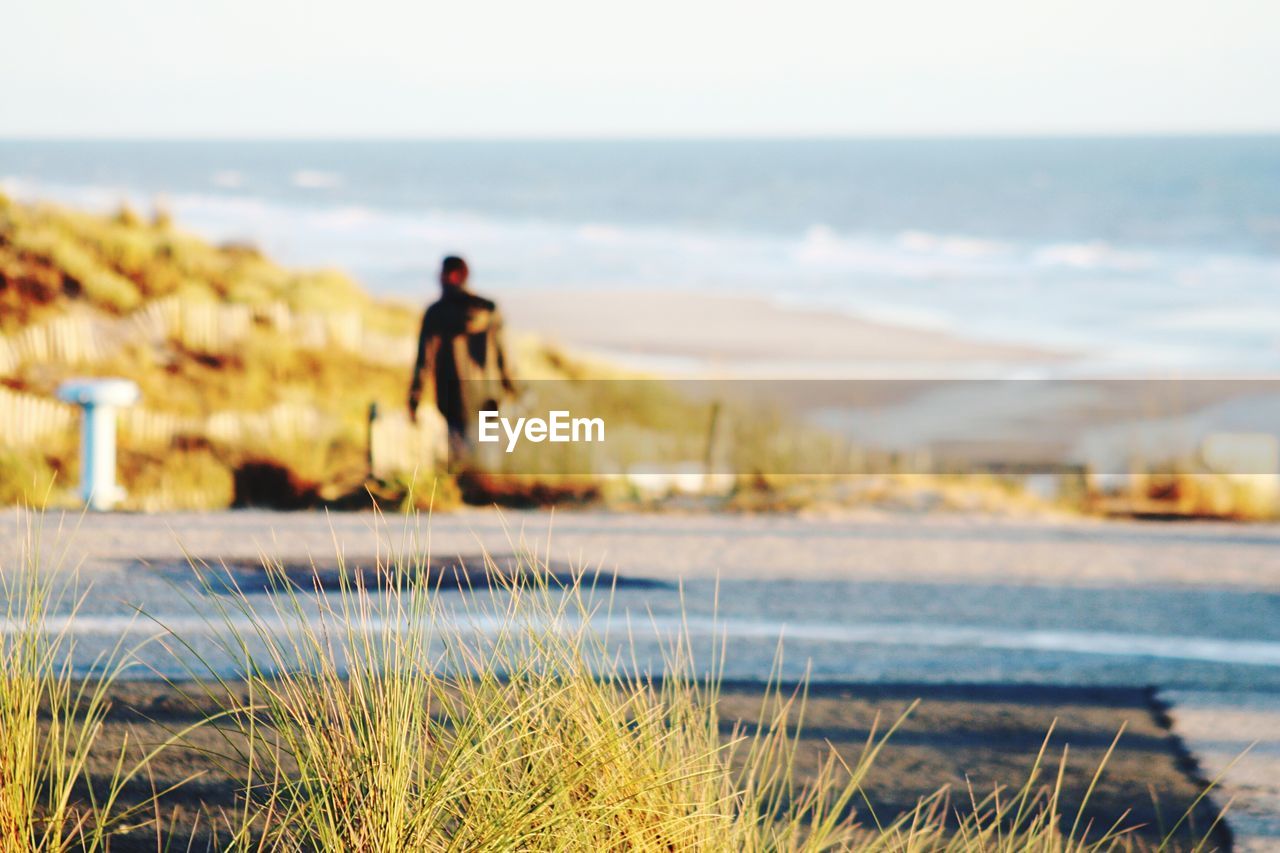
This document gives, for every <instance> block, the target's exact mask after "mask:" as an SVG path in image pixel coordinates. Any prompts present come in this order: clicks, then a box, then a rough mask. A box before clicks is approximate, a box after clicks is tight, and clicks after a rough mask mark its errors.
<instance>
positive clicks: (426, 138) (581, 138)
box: [0, 127, 1280, 143]
mask: <svg viewBox="0 0 1280 853" xmlns="http://www.w3.org/2000/svg"><path fill="white" fill-rule="evenodd" d="M1268 137H1280V127H1277V128H1267V129H1227V130H1185V129H1182V130H1179V129H1165V130H1142V131H1123V130H1101V131H1090V130H1086V131H993V132H985V131H984V132H959V133H949V132H915V133H911V132H904V133H897V132H894V133H889V132H886V133H835V132H832V133H824V132H813V133H750V132H744V133H688V134H645V133H635V134H614V133H599V134H573V133H565V134H474V135H468V134H397V133H387V134H363V135H355V136H353V135H344V134H340V133H335V134H332V135H325V134H242V135H241V134H235V135H230V134H209V135H203V136H202V135H198V134H56V133H55V134H35V133H33V134H22V133H19V134H0V143H4V142H22V143H41V142H49V143H68V142H89V143H97V142H122V143H165V142H168V143H210V142H224V143H236V142H240V143H244V142H255V143H306V142H353V143H356V142H456V143H495V142H525V143H528V142H547V143H560V142H926V141H927V142H943V141H957V142H961V141H1019V140H1027V141H1035V140H1045V141H1050V140H1082V141H1083V140H1120V139H1133V140H1140V139H1223V138H1268Z"/></svg>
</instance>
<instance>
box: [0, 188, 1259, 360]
mask: <svg viewBox="0 0 1280 853" xmlns="http://www.w3.org/2000/svg"><path fill="white" fill-rule="evenodd" d="M218 176H221V178H220V181H214V183H215V184H216V185H217V186H218V187H219V188H220V189H221V190H225V191H209V192H185V193H173V194H170V195H169V196H168V197H167V199H166V206H167V207H168V208H169V209H170V210H171V211H172V212H173V213H174V214H175V215H176V216H177V217H178V219H179V221H181V222H182V223H184V225H186V226H187V227H190V228H192V229H193V230H195V231H196V232H198V233H200V234H202V235H203V236H205V237H208V238H210V239H213V240H238V241H250V242H253V243H256V244H258V245H260V246H262V247H263V248H264V249H265V250H266V251H268V252H269V253H271V254H272V255H273V256H275V257H278V258H279V259H281V260H282V261H283V262H285V263H289V264H297V265H306V266H338V267H342V268H345V269H347V270H348V271H350V272H351V273H353V274H354V275H356V276H357V277H358V278H360V279H362V280H363V281H365V282H366V283H367V284H368V285H369V286H370V287H371V288H372V289H373V290H374V291H375V292H380V293H382V294H384V295H408V294H411V293H412V294H415V295H416V296H421V295H423V293H424V291H428V292H429V290H430V289H431V287H432V281H433V279H434V271H435V266H436V264H437V263H438V259H439V258H440V257H441V256H443V255H445V254H464V255H466V256H468V257H469V258H470V259H471V260H472V266H473V269H475V270H476V273H477V282H478V285H479V284H481V283H482V286H484V287H486V288H490V289H493V288H497V289H499V290H500V289H502V288H507V287H515V288H545V287H572V288H595V287H619V288H661V289H664V290H697V291H700V292H712V293H715V292H720V293H733V294H741V293H744V292H745V293H750V294H756V295H760V296H763V297H765V298H769V299H772V300H775V301H785V302H788V303H790V304H795V305H804V306H810V307H819V308H823V309H828V310H832V309H833V310H839V311H843V312H846V313H850V314H854V315H857V316H862V317H867V318H868V319H875V320H879V321H882V322H889V323H893V324H897V325H907V326H913V327H920V328H927V329H931V330H944V331H949V332H952V333H956V334H962V335H964V336H968V337H976V338H981V339H986V340H998V341H1011V342H1019V343H1029V344H1034V345H1039V346H1041V347H1044V346H1049V347H1059V348H1067V349H1073V350H1083V351H1086V352H1090V353H1093V354H1095V355H1096V356H1097V357H1099V358H1101V359H1104V360H1108V361H1115V360H1117V359H1127V358H1133V357H1135V354H1136V357H1138V358H1139V360H1144V358H1143V353H1146V354H1151V353H1157V354H1159V358H1161V359H1165V358H1168V359H1173V360H1174V361H1177V362H1178V365H1177V366H1194V365H1195V364H1198V363H1199V360H1201V359H1206V358H1207V359H1208V360H1209V361H1213V362H1215V364H1214V366H1215V367H1220V366H1227V367H1230V366H1231V364H1234V363H1239V362H1241V361H1242V360H1243V361H1248V360H1249V359H1254V358H1256V359H1259V360H1262V359H1265V360H1268V364H1272V363H1280V348H1277V347H1276V345H1275V343H1274V341H1273V340H1271V338H1270V337H1269V335H1270V332H1269V329H1270V328H1271V325H1270V324H1269V323H1264V322H1262V321H1260V320H1257V319H1256V318H1259V317H1268V318H1270V317H1274V316H1276V315H1277V313H1278V312H1280V300H1278V299H1277V295H1276V293H1275V288H1274V283H1275V281H1277V280H1280V260H1278V259H1276V258H1274V257H1270V256H1262V255H1241V254H1235V255H1232V254H1225V253H1211V252H1207V251H1204V250H1192V249H1180V248H1173V249H1159V250H1157V249H1152V248H1148V247H1134V246H1121V245H1115V244H1112V243H1109V242H1106V241H1098V240H1095V241H1088V240H1086V241H1071V240H1058V241H1046V242H1041V243H1023V242H1018V241H1014V240H999V239H990V238H986V237H978V236H974V235H966V234H953V233H940V232H934V231H929V230H926V229H910V230H903V231H894V232H886V233H883V234H873V233H847V232H842V231H839V230H837V229H835V228H834V227H832V226H830V225H828V224H825V223H822V222H815V223H812V224H811V225H809V226H808V227H807V228H805V229H804V230H802V231H801V232H799V233H792V234H781V233H774V232H763V231H762V232H758V233H749V232H746V231H743V230H740V229H739V230H720V229H713V228H708V227H686V226H681V225H676V224H667V225H664V224H625V223H620V222H611V221H604V220H588V221H579V222H566V221H558V220H553V219H541V218H536V217H525V218H515V217H500V216H494V215H490V214H487V213H484V212H477V211H474V210H470V211H468V210H442V209H435V208H431V207H427V206H422V207H419V208H416V209H403V210H400V209H390V208H384V207H378V206H373V205H369V204H362V203H360V202H359V201H358V199H356V200H353V201H346V202H343V203H339V201H338V199H337V198H332V200H325V199H327V198H330V197H328V196H326V195H325V194H323V193H321V192H320V191H321V190H324V189H335V188H337V187H339V186H342V180H343V179H342V176H341V175H338V174H337V173H332V172H317V171H311V170H300V171H297V172H294V173H293V174H292V176H291V180H292V183H293V185H295V186H301V187H303V188H304V189H305V191H304V192H295V193H293V195H292V196H291V197H288V198H279V199H277V198H271V197H268V196H266V195H263V194H255V193H252V192H248V191H246V190H245V188H244V187H245V179H244V176H243V175H240V174H239V173H235V174H234V177H233V175H232V174H231V173H225V174H224V173H222V172H217V173H214V177H218ZM237 182H239V186H238V187H233V186H232V185H233V184H236V183H237ZM2 185H3V186H4V187H5V191H6V192H8V193H9V194H10V195H13V196H15V197H19V198H32V199H53V200H58V201H63V202H68V203H72V204H75V205H77V206H81V207H87V208H90V209H101V210H110V209H111V208H113V207H115V206H117V205H119V204H120V203H121V201H126V200H127V201H130V202H132V203H134V204H135V205H139V204H142V203H145V201H146V199H145V198H140V197H139V196H140V194H139V193H138V192H137V191H136V190H130V189H128V188H119V187H110V186H101V185H74V186H73V185H58V184H51V183H43V182H33V181H29V180H23V179H20V178H8V179H6V180H5V181H3V183H2ZM313 190H314V191H315V192H312V191H313ZM352 190H353V188H352V187H346V188H345V190H344V195H351V194H352ZM1223 305H1232V306H1233V308H1232V310H1231V312H1229V314H1230V316H1227V315H1226V314H1224V313H1223V310H1224V309H1223V307H1222V306H1223ZM1217 362H1221V364H1219V363H1217ZM1144 366H1145V363H1144Z"/></svg>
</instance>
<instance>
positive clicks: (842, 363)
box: [501, 290, 1070, 378]
mask: <svg viewBox="0 0 1280 853" xmlns="http://www.w3.org/2000/svg"><path fill="white" fill-rule="evenodd" d="M501 299H502V306H503V310H504V311H505V312H506V314H507V316H508V319H509V321H510V323H511V325H512V326H513V327H514V328H517V329H523V330H527V331H530V332H535V333H538V334H540V335H545V336H547V337H548V338H550V339H551V340H554V341H557V342H559V343H561V344H563V345H565V346H568V347H571V348H574V349H577V350H580V351H586V352H592V353H598V354H600V355H602V356H605V357H607V358H612V359H614V360H621V361H622V362H623V363H634V364H638V365H641V366H655V367H664V368H667V369H669V370H672V369H673V370H677V371H678V370H679V369H680V368H682V367H683V368H685V369H686V370H692V371H697V372H706V371H711V372H713V373H716V374H720V375H734V376H782V375H796V374H801V375H804V376H807V377H812V378H838V377H845V378H848V377H851V376H858V375H861V374H862V372H863V371H867V370H874V369H883V368H884V367H885V366H886V365H894V366H896V367H897V368H898V369H899V370H902V371H921V370H923V369H924V368H926V367H929V368H934V371H933V375H936V369H937V368H939V367H941V368H943V369H944V374H943V375H946V374H945V371H946V370H955V369H956V368H957V367H974V366H979V367H980V366H988V367H998V366H1005V367H1008V366H1010V365H1020V364H1044V363H1053V362H1061V361H1064V360H1066V359H1068V358H1069V357H1070V356H1069V354H1066V353H1061V352H1054V351H1050V350H1047V349H1037V348H1034V347H1027V346H1019V345H1014V344H1002V343H993V342H983V341H978V340H970V339H966V338H963V337H960V336H956V335H953V334H950V333H947V332H942V331H935V330H927V329H921V328H912V327H907V326H899V325H893V324H888V323H879V322H874V321H871V320H866V319H861V318H858V317H854V316H852V315H849V314H845V313H842V312H839V311H830V310H819V309H814V308H805V307H800V306H782V305H778V304H776V303H773V302H770V301H768V300H765V299H762V298H760V297H756V296H728V295H723V296H722V295H707V294H698V293H688V292H685V293H677V292H665V291H661V290H657V291H637V290H594V291H573V290H538V291H523V290H512V291H510V292H509V293H504V294H502V295H501Z"/></svg>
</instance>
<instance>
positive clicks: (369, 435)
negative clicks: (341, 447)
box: [365, 402, 378, 479]
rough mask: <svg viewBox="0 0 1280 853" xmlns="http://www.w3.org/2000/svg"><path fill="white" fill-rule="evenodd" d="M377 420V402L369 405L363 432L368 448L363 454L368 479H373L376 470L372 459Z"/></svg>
mask: <svg viewBox="0 0 1280 853" xmlns="http://www.w3.org/2000/svg"><path fill="white" fill-rule="evenodd" d="M377 420H378V404H377V402H373V403H370V404H369V423H368V425H367V428H366V431H365V438H366V440H367V444H366V446H367V447H368V452H367V453H366V454H365V463H366V465H367V467H368V469H369V478H370V479H373V475H374V471H376V470H377V469H376V468H375V466H374V462H375V460H374V458H373V427H374V424H375V423H376V422H377Z"/></svg>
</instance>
